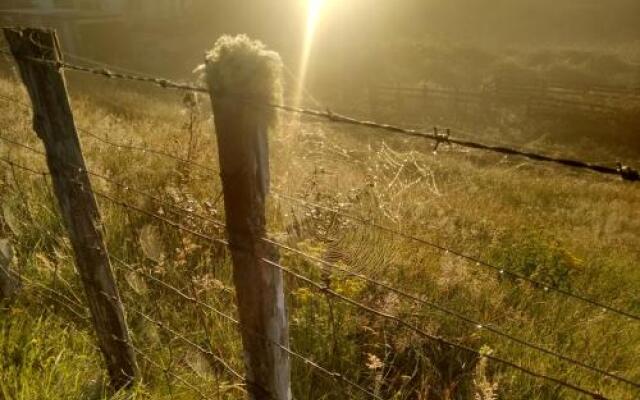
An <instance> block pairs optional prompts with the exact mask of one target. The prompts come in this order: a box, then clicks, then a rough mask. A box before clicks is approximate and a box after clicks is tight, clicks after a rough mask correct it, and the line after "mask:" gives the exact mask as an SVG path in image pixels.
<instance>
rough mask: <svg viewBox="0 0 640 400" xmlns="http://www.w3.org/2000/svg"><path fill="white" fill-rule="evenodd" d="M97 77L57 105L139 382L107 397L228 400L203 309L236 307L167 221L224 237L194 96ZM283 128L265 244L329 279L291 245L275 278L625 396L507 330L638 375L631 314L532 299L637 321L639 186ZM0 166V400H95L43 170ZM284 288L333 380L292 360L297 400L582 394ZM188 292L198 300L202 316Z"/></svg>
mask: <svg viewBox="0 0 640 400" xmlns="http://www.w3.org/2000/svg"><path fill="white" fill-rule="evenodd" d="M97 79H98V78H95V79H94V78H86V77H83V78H77V79H76V78H73V79H72V80H71V84H70V91H71V96H72V105H73V111H74V115H75V117H76V122H77V125H78V126H79V127H80V128H81V130H80V137H81V142H82V146H83V150H84V155H85V158H86V159H87V162H88V169H89V170H91V171H92V172H94V173H95V174H96V175H95V176H93V177H92V185H93V188H94V190H95V191H96V192H99V193H102V194H103V196H100V197H99V198H98V200H99V207H100V210H101V214H102V217H103V223H104V227H105V229H106V232H107V246H108V248H109V250H110V253H111V255H112V262H113V266H114V269H115V273H116V277H117V281H118V285H119V288H120V291H121V295H122V298H123V303H124V306H125V310H126V314H127V319H128V323H129V328H130V329H131V336H132V338H133V342H134V345H135V347H136V351H137V353H138V361H139V364H140V369H141V374H142V384H141V385H139V386H138V387H137V388H136V390H135V393H134V396H133V397H129V396H128V394H121V396H119V397H118V396H116V398H123V399H124V398H137V399H192V398H199V397H203V398H215V399H240V398H243V396H244V394H243V393H244V390H245V388H246V386H245V384H244V383H243V382H242V380H241V379H239V378H238V376H234V375H233V373H230V372H229V370H230V369H232V370H237V371H240V375H241V376H242V375H243V373H242V370H243V366H242V365H243V364H242V358H241V355H242V350H241V342H240V336H239V333H238V329H237V327H236V326H235V325H234V324H233V323H230V322H229V321H228V320H226V319H225V318H224V317H223V316H221V315H220V314H218V313H216V312H212V311H211V308H212V309H215V310H220V311H222V312H223V313H226V314H230V315H231V316H235V314H236V309H235V305H234V304H235V303H234V288H233V285H232V283H231V261H230V258H229V254H228V253H229V252H228V250H227V249H226V248H225V247H224V246H222V245H219V244H212V243H210V242H208V241H206V240H202V237H201V236H200V237H199V236H198V235H193V234H189V233H188V232H185V231H179V230H176V229H174V226H172V225H171V224H167V223H166V221H165V222H163V219H164V220H169V221H173V222H174V223H177V224H180V225H182V226H184V227H186V228H188V229H190V230H192V231H195V232H199V233H201V234H206V235H212V236H215V237H221V236H223V234H224V233H223V231H222V230H221V228H220V226H219V225H217V224H216V223H215V221H220V220H224V208H223V207H222V204H221V199H220V181H219V178H218V175H217V172H216V168H217V159H218V157H217V149H216V145H215V140H214V135H213V126H212V121H211V118H210V105H209V104H208V100H207V99H204V98H200V100H199V102H198V103H197V105H195V106H191V105H189V104H190V103H189V102H185V101H184V94H182V93H178V92H170V91H162V90H160V89H149V88H146V87H143V86H141V85H123V84H120V83H118V82H106V83H105V82H102V81H98V80H97ZM0 95H1V96H2V97H0V136H2V137H3V138H5V139H9V140H11V141H15V142H19V143H22V144H26V145H28V146H31V147H33V148H35V149H36V150H38V149H41V144H40V143H39V141H38V140H37V138H36V136H35V134H34V133H33V131H32V129H31V121H30V113H29V111H28V109H25V108H24V107H23V105H21V104H18V103H16V102H14V101H12V100H7V99H6V98H5V97H8V98H10V99H14V100H15V99H17V100H18V101H19V102H23V103H27V104H28V99H27V98H26V96H25V94H24V91H23V89H22V88H21V86H20V85H19V84H18V83H17V82H16V81H15V80H13V79H12V78H11V77H8V78H7V77H5V78H2V80H0ZM281 117H282V118H281V121H280V125H279V127H278V129H277V130H276V131H275V132H274V135H273V136H272V137H271V138H270V140H271V162H272V185H273V192H274V193H275V194H274V195H273V196H272V197H271V199H270V204H269V208H268V232H269V235H270V237H273V238H276V239H277V240H279V241H280V242H283V243H286V244H287V245H288V246H291V247H293V248H295V249H299V250H301V251H303V252H305V253H309V254H311V255H312V256H314V257H316V258H319V259H322V260H325V261H327V262H331V263H332V264H334V265H337V266H339V267H340V268H341V270H340V269H338V270H336V269H331V270H328V269H326V268H324V269H323V268H322V267H323V265H324V264H322V263H319V262H314V261H310V260H309V259H306V258H304V257H302V256H300V255H297V254H296V253H292V252H287V251H281V252H280V260H281V263H282V264H283V265H285V266H287V267H288V268H291V269H292V270H294V271H297V273H299V274H302V275H304V276H307V277H310V278H311V279H313V280H314V281H317V282H322V283H323V285H326V286H328V288H329V289H331V290H333V291H335V292H336V293H338V294H340V295H343V296H348V297H349V298H352V299H355V300H356V301H357V302H359V303H361V304H363V305H366V306H368V307H371V308H375V309H378V310H381V311H382V312H384V313H388V314H392V315H396V316H399V318H401V319H403V320H405V321H409V323H410V324H411V325H413V326H417V327H419V328H420V329H421V330H423V331H424V332H427V333H428V334H430V335H434V336H441V337H445V338H448V339H450V340H452V341H454V342H455V343H457V344H460V345H464V346H469V347H471V348H473V349H480V351H481V353H482V354H484V355H487V356H499V357H501V358H504V359H507V360H512V361H514V362H517V363H518V364H521V365H523V366H524V367H526V368H529V369H532V370H535V371H537V372H538V373H541V374H548V375H553V376H556V377H558V378H560V379H562V380H566V381H570V382H573V383H575V384H576V385H579V386H584V387H588V388H590V389H591V390H594V391H598V392H601V393H602V394H604V395H606V396H608V398H612V399H630V398H632V397H633V396H635V395H636V394H637V389H635V388H633V387H632V386H630V385H627V384H625V383H621V382H616V381H615V380H613V379H611V378H603V377H602V374H600V373H594V372H592V371H588V370H585V368H582V367H580V366H577V365H576V364H575V363H572V362H567V361H561V360H558V358H557V357H555V356H553V355H549V354H543V353H541V352H539V351H535V350H532V349H531V348H530V347H525V346H523V345H522V343H517V342H515V341H514V340H511V339H510V337H515V338H518V339H519V340H521V341H525V342H527V343H530V344H535V345H537V346H541V347H544V348H547V349H550V350H551V351H552V352H553V353H558V354H562V355H565V356H566V357H569V358H571V359H576V360H580V361H581V362H583V363H585V364H589V365H592V366H596V367H597V368H600V369H602V370H607V371H610V372H611V373H613V374H615V375H619V376H623V377H625V378H627V379H628V380H630V381H633V382H637V381H638V380H640V329H639V325H638V324H639V322H638V321H637V320H633V319H630V318H627V317H624V316H621V315H618V314H616V313H615V312H611V311H607V310H604V309H601V308H599V307H593V306H592V305H589V304H585V302H584V301H580V300H578V299H576V298H571V297H567V296H566V295H564V294H562V293H558V291H557V290H549V288H556V289H560V291H563V292H570V293H577V294H580V295H581V296H584V297H585V298H589V299H597V300H598V301H599V302H601V303H602V304H606V305H610V306H611V307H613V308H614V309H619V310H626V311H627V312H629V313H631V314H633V315H638V314H640V297H639V291H638V285H640V270H638V265H639V262H640V252H639V251H638V249H640V208H639V207H638V205H639V204H640V186H638V185H637V184H635V185H634V184H631V183H627V182H622V181H621V180H619V179H616V178H609V177H603V176H601V175H596V174H591V173H587V172H581V171H576V170H573V169H567V168H559V167H555V166H550V165H545V164H540V163H535V162H529V161H525V160H522V159H519V158H517V157H506V156H497V155H492V154H488V153H485V152H481V151H475V150H465V149H462V148H459V147H455V146H446V145H442V146H441V147H440V148H439V150H438V152H437V154H434V152H433V144H432V143H430V142H425V141H424V140H422V139H420V138H406V137H402V136H396V135H394V134H390V133H380V132H378V131H373V130H370V129H367V128H364V127H358V128H353V127H349V126H346V125H340V124H332V123H327V122H323V121H320V120H315V119H312V118H303V119H299V118H297V117H292V116H289V115H287V114H283V115H282V116H281ZM394 118H401V117H400V116H398V115H395V116H394ZM483 132H484V133H483V137H481V139H483V140H491V141H501V140H502V141H504V140H507V139H509V138H510V137H509V136H503V135H495V136H492V135H491V133H490V132H491V129H490V127H489V128H487V129H485V130H483ZM576 146H582V145H580V144H576V143H575V142H574V143H571V144H557V143H556V144H554V145H553V146H547V147H546V148H545V150H546V151H550V152H553V153H558V154H566V153H570V154H579V155H581V156H585V155H595V154H597V156H594V157H599V158H600V157H607V158H611V159H615V157H616V156H617V155H615V154H611V152H612V150H611V149H609V148H606V147H603V148H598V149H593V148H590V147H589V145H585V146H584V147H578V148H577V147H576ZM143 149H146V150H145V151H142V150H143ZM167 155H168V156H167ZM0 157H1V158H2V159H3V160H5V162H0V172H2V173H1V174H0V188H1V189H0V204H1V206H2V215H1V216H0V240H2V241H1V242H0V243H2V251H3V253H2V254H3V256H2V257H4V259H3V260H8V262H6V263H5V264H4V265H7V266H9V265H10V267H11V268H12V269H14V270H15V271H17V273H18V274H19V275H20V277H21V278H20V279H21V284H22V290H20V291H19V293H18V294H17V297H16V298H15V299H14V300H13V301H11V302H7V303H3V304H2V309H1V310H0V315H1V317H0V332H1V334H0V362H1V363H2V368H0V399H3V400H9V399H21V400H28V399H38V400H40V399H60V398H65V399H66V398H68V399H75V398H78V399H79V398H83V399H87V398H88V399H102V398H106V397H107V394H108V389H107V385H106V376H105V374H104V372H103V367H102V361H101V359H100V354H99V352H98V351H97V349H96V347H95V339H94V337H93V333H92V328H91V324H90V321H88V320H87V318H88V313H87V309H86V307H85V306H84V305H83V302H84V301H85V300H84V295H83V291H82V288H81V286H80V283H79V280H78V276H77V272H76V271H75V269H74V266H73V255H72V251H71V248H70V244H69V240H68V239H67V237H66V233H65V230H64V228H63V226H62V222H61V220H60V218H59V216H58V213H57V212H56V205H55V201H54V199H53V197H52V192H51V188H50V178H48V177H47V176H43V175H42V174H39V173H33V172H29V171H26V170H23V169H20V168H19V167H18V166H26V167H28V168H29V169H32V170H35V171H45V170H46V165H45V163H44V162H43V159H42V157H41V156H40V155H38V154H36V153H34V152H32V151H29V150H27V149H25V148H20V147H18V146H15V145H11V144H10V143H9V142H7V141H6V140H5V141H2V142H1V143H0ZM176 157H177V158H180V159H183V160H185V159H186V160H188V161H189V162H183V161H176V159H175V158H176ZM6 160H9V161H10V162H12V163H15V164H16V165H18V166H16V165H11V164H7V163H6ZM98 175H99V176H103V177H107V179H108V180H105V179H102V178H100V177H98ZM141 193H146V194H147V195H144V194H141ZM149 195H151V196H152V197H150V196H149ZM291 198H293V199H297V200H294V201H292V200H291ZM114 199H115V200H116V201H114ZM122 203H124V204H125V205H127V206H125V207H123V206H122ZM176 207H179V209H176ZM180 210H182V211H180ZM184 210H186V212H185V211H184ZM332 210H333V211H332ZM336 211H337V212H336ZM194 214H197V215H200V216H201V217H194ZM153 216H156V217H155V218H154V217H153ZM348 216H359V217H361V218H362V219H360V220H359V219H353V218H348ZM158 217H159V218H158ZM366 221H369V222H371V221H373V222H374V223H375V224H376V225H381V226H385V227H388V228H390V229H391V230H393V231H400V232H402V233H403V235H404V236H399V235H398V234H393V233H391V232H390V231H389V230H381V229H378V228H376V227H375V226H373V225H372V224H371V223H366ZM408 237H414V238H419V239H420V240H422V242H420V241H417V240H411V239H410V238H408ZM426 242H429V243H432V244H434V245H435V246H434V245H432V246H429V245H427V244H426ZM442 248H445V249H448V251H442ZM459 253H462V254H464V255H468V256H469V257H471V258H472V259H474V260H480V261H482V263H479V262H477V261H469V259H468V258H466V259H465V258H463V257H459V256H458V255H457V254H459ZM119 260H120V261H122V262H120V261H119ZM3 262H4V261H3ZM325 266H326V265H325ZM487 266H495V267H496V268H497V269H492V268H487ZM345 271H346V272H345ZM505 272H506V273H505ZM510 273H513V274H515V275H518V276H521V277H523V278H524V279H522V278H520V279H519V278H514V276H515V275H510ZM357 274H362V275H366V276H367V277H372V278H374V279H375V280H377V281H380V282H385V283H386V284H389V285H392V286H393V287H396V288H400V289H401V290H402V291H404V292H407V293H413V294H416V295H417V296H419V298H420V299H422V301H413V300H409V299H407V298H406V297H403V296H401V295H399V294H398V293H393V292H392V293H390V292H389V291H386V290H383V289H381V287H380V286H378V285H376V284H375V283H372V282H371V281H366V280H365V281H363V280H361V279H359V278H358V276H357ZM527 280H533V281H536V282H540V284H538V285H532V284H530V283H528V282H527ZM167 284H168V285H169V286H167ZM171 288H174V289H175V288H177V289H178V292H176V290H173V289H171ZM545 288H546V289H545ZM179 293H182V295H180V294H179ZM185 294H186V295H185ZM286 295H287V298H286V299H287V304H288V313H289V321H290V329H291V336H292V338H291V342H292V344H291V347H292V349H293V350H294V351H295V352H297V353H300V354H303V355H305V356H306V357H308V358H309V359H310V360H313V361H314V362H316V363H317V364H319V365H322V366H324V367H326V368H327V370H329V371H337V372H339V373H340V374H341V376H342V377H343V378H344V379H343V380H340V379H330V378H327V377H326V376H324V375H323V374H321V373H319V372H317V371H316V370H314V369H312V368H309V363H305V362H303V361H301V360H299V359H294V361H293V380H292V382H293V394H294V397H295V398H296V399H306V398H308V399H323V398H326V399H341V398H357V399H361V398H362V399H364V398H369V397H370V396H369V397H368V396H366V395H364V394H362V393H361V392H359V391H358V390H356V389H355V388H354V387H353V386H350V385H345V383H344V381H345V379H346V380H349V381H351V382H355V383H357V384H358V385H360V386H362V387H366V388H368V389H369V390H370V391H371V392H372V393H373V394H374V395H376V396H379V397H381V398H385V399H431V398H436V399H465V400H466V399H480V400H489V399H497V398H500V399H540V400H552V399H554V400H555V399H575V398H580V395H578V394H576V393H575V392H573V391H570V390H568V389H566V388H565V389H563V388H561V387H560V386H558V385H556V384H552V383H549V382H547V381H545V380H540V379H534V378H532V377H530V376H527V375H526V374H524V373H521V372H518V371H516V370H513V369H510V368H506V367H504V366H501V365H500V364H498V363H493V362H490V361H489V359H487V358H484V357H480V358H478V357H475V356H474V355H473V354H471V353H469V352H467V351H464V350H460V349H457V348H455V347H450V346H445V345H443V344H442V343H438V342H437V341H436V342H434V341H430V340H426V339H425V338H424V337H421V335H418V334H417V333H416V332H415V331H412V330H411V329H407V327H406V326H402V325H400V324H397V323H394V322H393V321H388V320H385V319H384V318H380V316H375V315H371V314H370V313H367V312H364V311H363V310H362V309H361V308H357V307H352V306H350V305H349V304H348V303H344V302H340V301H338V300H336V299H335V298H332V297H331V296H329V295H328V294H327V292H326V291H322V290H320V291H318V290H314V287H313V286H312V285H308V284H305V282H304V281H300V280H299V279H295V278H294V276H290V275H287V279H286ZM194 298H195V299H198V301H199V302H201V303H204V304H206V305H208V307H211V308H203V307H198V306H197V305H196V304H194V302H193V299H194ZM190 299H191V300H190ZM427 303H432V304H436V305H437V307H445V308H446V309H447V310H450V311H451V313H449V314H447V313H443V312H442V311H441V310H440V311H438V309H437V308H434V307H432V306H428V305H427ZM454 313H455V314H460V315H463V316H465V317H466V318H467V321H466V322H465V321H463V320H461V319H460V318H456V317H455V316H454V315H453V314H454ZM154 321H160V323H154ZM469 321H473V322H472V323H469ZM475 322H479V323H480V324H479V325H478V324H476V323H475ZM487 327H489V328H491V329H487ZM492 330H493V331H492ZM496 330H497V331H499V332H502V333H503V335H502V336H501V335H496V334H495V331H496ZM221 360H224V361H225V363H223V362H221ZM314 371H315V372H314ZM35 382H37V384H34V383H35ZM585 398H587V397H585Z"/></svg>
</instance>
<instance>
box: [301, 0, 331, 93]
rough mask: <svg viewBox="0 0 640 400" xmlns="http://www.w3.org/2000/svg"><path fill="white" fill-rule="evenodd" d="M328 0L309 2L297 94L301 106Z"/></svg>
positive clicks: (309, 0)
mask: <svg viewBox="0 0 640 400" xmlns="http://www.w3.org/2000/svg"><path fill="white" fill-rule="evenodd" d="M326 1H327V0H308V3H307V24H306V30H305V35H304V43H303V47H302V53H301V54H302V55H301V60H300V64H299V65H300V70H299V71H298V85H297V88H296V93H295V103H296V105H300V103H301V102H302V94H303V92H304V86H305V84H306V80H307V71H308V68H309V59H310V57H311V50H312V48H313V41H314V38H315V36H316V28H317V27H318V22H319V21H320V17H321V15H322V10H323V8H324V5H325V3H326Z"/></svg>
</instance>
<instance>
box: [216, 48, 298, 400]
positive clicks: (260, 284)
mask: <svg viewBox="0 0 640 400" xmlns="http://www.w3.org/2000/svg"><path fill="white" fill-rule="evenodd" d="M281 69H282V63H281V61H280V57H279V56H278V54H277V53H274V52H271V51H267V50H265V48H264V46H263V45H262V44H261V43H259V42H254V41H252V40H250V39H249V38H247V37H246V36H242V35H241V36H237V37H229V36H224V37H222V38H220V39H219V40H218V42H217V43H216V45H215V47H214V49H213V50H212V51H211V52H210V53H209V54H208V55H207V59H206V64H205V71H206V78H207V83H208V87H209V91H210V93H211V103H212V106H213V114H214V120H215V128H216V136H217V142H218V153H219V159H220V171H221V177H222V187H223V190H224V203H225V212H226V222H227V234H228V237H229V242H230V246H231V255H232V258H233V279H234V284H235V287H236V296H237V303H238V313H239V317H240V325H241V330H242V332H241V333H242V341H243V346H244V358H245V366H246V372H247V381H248V388H249V398H250V399H253V400H262V399H270V400H290V399H291V389H290V361H289V358H288V354H287V353H286V352H285V351H284V350H283V349H282V347H281V346H287V347H288V345H289V333H288V324H287V315H286V310H285V301H284V287H283V276H282V271H280V270H277V269H275V268H274V267H272V266H271V265H269V264H267V263H265V262H264V261H263V259H270V260H276V259H277V253H276V251H275V249H274V248H273V247H272V246H270V245H268V244H267V243H266V242H265V241H264V240H263V238H264V237H265V234H266V228H265V223H266V217H265V201H266V196H267V193H268V191H269V148H268V138H267V133H268V131H269V128H270V127H272V126H273V124H274V123H275V120H276V117H277V115H276V112H275V110H273V109H271V108H270V107H268V106H267V105H268V104H269V103H273V102H279V101H280V100H281V97H282V94H281V85H280V75H281Z"/></svg>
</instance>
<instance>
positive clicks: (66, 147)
mask: <svg viewBox="0 0 640 400" xmlns="http://www.w3.org/2000/svg"><path fill="white" fill-rule="evenodd" d="M3 31H4V35H5V38H6V39H7V43H8V44H9V47H10V49H11V52H12V54H13V56H14V57H15V60H16V63H17V65H18V68H19V70H20V76H21V77H22V81H23V82H24V84H25V86H26V88H27V91H28V93H29V97H30V98H31V102H32V104H33V127H34V130H35V131H36V133H37V135H38V136H39V137H40V139H41V140H42V142H43V143H44V147H45V150H46V155H47V164H48V167H49V171H50V172H51V177H52V181H53V187H54V191H55V194H56V197H57V200H58V205H59V207H60V211H61V214H62V218H63V220H64V223H65V226H66V228H67V230H68V232H69V237H70V239H71V245H72V247H73V251H74V253H75V262H76V266H77V269H78V271H79V273H80V277H81V280H82V284H83V285H84V290H85V293H86V296H87V301H88V303H89V309H90V311H91V316H92V318H93V324H94V326H95V329H96V332H97V336H98V344H99V346H100V349H101V350H102V353H103V355H104V358H105V361H106V365H107V369H108V371H109V376H110V378H111V385H112V387H113V388H114V389H121V388H124V387H128V386H130V385H131V384H132V383H133V381H134V378H135V376H136V373H137V367H136V359H135V354H134V352H133V349H132V347H131V345H130V341H129V334H128V331H127V325H126V322H125V319H124V312H123V307H122V303H121V302H120V296H119V293H118V288H117V286H116V283H115V280H114V277H113V272H112V270H111V265H110V262H109V256H108V253H107V249H106V246H105V243H104V238H103V230H102V223H101V219H100V213H99V211H98V206H97V203H96V200H95V198H94V196H93V192H92V189H91V183H90V181H89V177H88V175H87V172H86V168H85V162H84V158H83V156H82V151H81V149H80V141H79V139H78V135H77V131H76V127H75V123H74V120H73V114H72V112H71V106H70V104H69V99H68V97H67V88H66V81H65V78H64V75H63V74H62V72H61V70H60V68H59V63H60V62H61V61H62V55H61V51H60V47H59V42H58V37H57V35H56V33H55V32H54V31H51V30H43V29H15V28H4V29H3Z"/></svg>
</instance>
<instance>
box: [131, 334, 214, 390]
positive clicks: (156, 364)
mask: <svg viewBox="0 0 640 400" xmlns="http://www.w3.org/2000/svg"><path fill="white" fill-rule="evenodd" d="M125 343H126V344H127V345H129V347H131V348H132V349H133V351H135V352H136V353H137V354H138V355H140V356H141V357H142V358H143V359H144V360H145V361H146V362H147V363H148V364H150V365H151V366H153V367H155V368H156V369H158V370H160V371H162V372H163V373H164V374H168V375H170V376H172V377H174V378H175V379H177V380H178V381H180V383H182V384H183V385H185V386H186V387H188V388H189V389H191V390H193V391H194V392H196V393H197V394H198V396H200V398H201V399H204V400H212V398H211V397H207V395H205V394H204V393H203V392H202V391H201V390H200V389H199V388H198V387H196V386H195V385H193V384H191V383H190V382H189V381H188V380H186V379H185V378H183V377H181V376H180V375H178V374H176V373H175V372H173V371H171V370H170V369H168V368H165V367H164V366H162V365H160V364H159V363H157V362H155V361H154V360H153V359H152V358H151V356H149V355H148V354H146V353H145V352H143V351H142V350H140V349H139V348H138V347H136V346H134V345H133V344H132V343H129V342H125Z"/></svg>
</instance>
